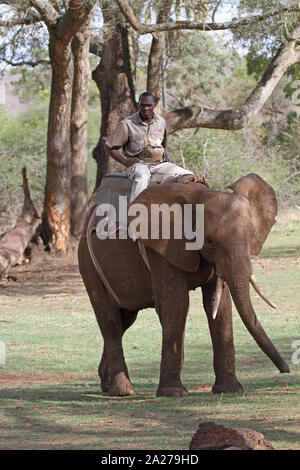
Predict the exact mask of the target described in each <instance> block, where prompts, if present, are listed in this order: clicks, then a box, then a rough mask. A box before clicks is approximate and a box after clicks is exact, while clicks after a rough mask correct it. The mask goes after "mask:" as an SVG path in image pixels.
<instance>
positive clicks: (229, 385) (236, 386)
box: [212, 379, 244, 393]
mask: <svg viewBox="0 0 300 470" xmlns="http://www.w3.org/2000/svg"><path fill="white" fill-rule="evenodd" d="M212 392H213V393H244V387H243V385H242V384H241V383H240V382H239V381H238V380H237V379H232V380H230V381H226V382H225V381H223V382H217V381H216V382H215V384H214V386H213V388H212Z"/></svg>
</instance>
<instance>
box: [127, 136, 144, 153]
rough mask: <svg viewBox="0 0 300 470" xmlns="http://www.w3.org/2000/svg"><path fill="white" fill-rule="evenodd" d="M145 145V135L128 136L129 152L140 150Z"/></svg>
mask: <svg viewBox="0 0 300 470" xmlns="http://www.w3.org/2000/svg"><path fill="white" fill-rule="evenodd" d="M144 147H145V137H144V136H143V135H138V136H134V137H133V136H130V138H129V144H128V150H129V151H130V152H131V153H137V152H140V151H141V150H142V149H143V148H144Z"/></svg>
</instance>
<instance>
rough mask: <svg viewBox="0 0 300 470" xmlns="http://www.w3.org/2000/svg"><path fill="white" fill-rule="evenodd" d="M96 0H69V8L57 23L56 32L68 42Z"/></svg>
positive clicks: (89, 12) (85, 19)
mask: <svg viewBox="0 0 300 470" xmlns="http://www.w3.org/2000/svg"><path fill="white" fill-rule="evenodd" d="M95 3H96V0H70V2H69V8H68V10H67V11H66V13H65V14H64V15H63V16H62V17H61V20H60V21H59V23H58V24H57V34H58V35H60V37H61V39H62V40H63V41H64V42H65V44H68V43H69V41H70V40H71V38H72V37H73V36H74V35H75V34H76V32H77V31H78V30H79V28H80V27H81V26H82V24H83V23H84V22H85V21H87V20H88V18H89V16H90V14H91V12H92V10H93V8H94V5H95Z"/></svg>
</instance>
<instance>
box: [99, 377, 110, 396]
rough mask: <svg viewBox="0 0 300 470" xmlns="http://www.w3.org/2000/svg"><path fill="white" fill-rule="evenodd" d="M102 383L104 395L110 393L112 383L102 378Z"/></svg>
mask: <svg viewBox="0 0 300 470" xmlns="http://www.w3.org/2000/svg"><path fill="white" fill-rule="evenodd" d="M100 383H101V390H102V392H103V393H108V392H109V383H110V381H109V380H108V379H101V377H100Z"/></svg>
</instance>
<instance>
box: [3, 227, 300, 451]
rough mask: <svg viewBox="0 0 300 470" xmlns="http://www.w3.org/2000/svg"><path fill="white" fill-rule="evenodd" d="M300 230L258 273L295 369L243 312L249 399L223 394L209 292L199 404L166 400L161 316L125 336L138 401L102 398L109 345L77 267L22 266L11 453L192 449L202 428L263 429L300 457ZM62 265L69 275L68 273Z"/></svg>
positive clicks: (13, 333) (198, 319)
mask: <svg viewBox="0 0 300 470" xmlns="http://www.w3.org/2000/svg"><path fill="white" fill-rule="evenodd" d="M299 246H300V226H299V225H297V224H295V225H294V226H293V228H292V229H291V230H290V229H289V231H286V230H285V231H284V230H279V229H278V228H276V230H275V229H274V230H273V231H272V233H271V234H270V236H269V238H268V240H267V242H266V244H265V246H264V249H263V251H262V253H261V254H260V256H259V257H256V258H255V259H254V266H255V274H256V277H257V279H258V280H259V282H260V284H261V286H262V288H263V290H264V291H265V293H266V294H267V295H268V296H269V297H270V298H271V299H272V300H273V301H274V302H275V303H276V304H277V305H278V309H277V310H273V309H272V308H270V307H268V306H267V305H266V304H265V303H263V301H262V300H261V299H260V298H259V297H258V296H257V294H256V293H255V292H254V291H252V299H253V303H254V306H255V309H256V312H257V314H258V317H259V319H260V321H261V323H262V325H263V327H264V328H265V330H266V331H267V333H268V335H269V336H270V338H271V339H272V341H273V343H274V344H275V346H276V347H277V349H278V350H279V352H280V353H281V355H282V356H283V357H284V359H285V360H286V361H287V362H288V364H289V366H290V368H291V373H290V374H280V373H279V372H278V371H277V369H276V368H275V367H274V365H273V364H272V363H271V362H270V360H269V359H268V358H267V357H266V356H265V355H264V354H263V353H262V352H261V351H260V349H259V348H258V346H257V345H256V344H255V343H254V341H253V339H252V338H251V337H250V336H249V333H248V332H247V331H246V329H245V327H244V326H243V324H242V323H241V320H240V318H239V316H238V314H237V313H236V311H235V310H234V315H233V322H234V334H235V347H236V367H237V375H238V378H239V380H240V381H241V382H242V383H243V385H244V387H245V390H246V393H245V394H244V395H233V394H229V395H214V394H212V393H211V387H212V384H213V381H214V374H213V369H212V347H211V341H210V337H209V334H208V326H207V321H206V318H205V314H204V312H203V309H202V299H201V292H200V290H199V291H196V292H192V293H191V306H190V312H189V316H188V321H187V327H186V339H185V365H184V369H183V382H184V384H185V385H186V386H187V388H188V389H189V391H190V395H189V396H188V397H182V398H156V397H155V392H156V388H157V385H158V376H159V362H160V348H161V329H160V324H159V321H158V318H157V316H156V314H155V312H154V311H153V310H152V309H148V310H146V311H143V312H141V313H140V314H139V317H138V319H137V321H136V323H135V324H134V325H133V326H132V328H131V329H130V330H129V331H128V332H127V333H126V335H125V337H124V350H125V356H126V360H127V364H128V368H129V373H130V377H131V380H132V382H133V384H134V386H135V390H136V393H137V394H136V396H134V397H124V398H113V397H108V396H107V395H105V394H102V393H101V392H100V387H99V380H98V376H97V367H98V362H99V358H100V353H101V351H102V346H103V341H102V338H101V335H100V332H99V329H98V326H97V324H96V321H95V318H94V314H93V312H92V308H91V306H90V303H89V300H88V297H87V295H86V293H85V290H84V286H83V284H82V281H81V279H80V277H79V275H78V273H77V270H76V267H74V266H64V264H63V263H61V264H60V265H58V264H57V263H56V264H55V266H56V270H54V269H53V268H51V266H50V265H49V266H48V267H47V269H46V268H45V267H43V266H36V267H35V266H33V267H28V266H22V267H21V268H19V269H17V270H15V272H16V276H17V277H18V280H17V281H16V282H14V281H10V282H9V283H8V284H7V285H6V286H1V287H0V295H1V298H0V340H2V341H4V342H5V343H6V353H7V354H6V364H5V365H3V366H0V426H1V428H0V449H112V450H114V449H122V450H124V449H146V450H149V449H157V450H158V449H162V450H166V449H168V450H171V449H188V446H189V443H190V441H191V438H192V436H193V434H194V433H195V432H196V430H197V427H198V424H199V420H201V421H214V422H215V423H217V424H223V425H225V426H227V425H228V426H234V427H247V428H251V429H254V430H256V431H260V432H262V433H263V434H264V435H265V438H266V439H268V440H269V441H271V443H272V444H273V446H274V447H275V448H276V449H287V448H296V447H298V448H299V441H300V383H299V382H300V381H299V378H300V370H299V366H298V365H294V364H292V362H291V357H292V353H293V352H294V349H293V348H292V342H293V341H294V340H297V339H298V340H300V327H299V313H300V289H299V287H300V258H299V257H300V253H299ZM57 266H58V267H57Z"/></svg>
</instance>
